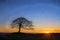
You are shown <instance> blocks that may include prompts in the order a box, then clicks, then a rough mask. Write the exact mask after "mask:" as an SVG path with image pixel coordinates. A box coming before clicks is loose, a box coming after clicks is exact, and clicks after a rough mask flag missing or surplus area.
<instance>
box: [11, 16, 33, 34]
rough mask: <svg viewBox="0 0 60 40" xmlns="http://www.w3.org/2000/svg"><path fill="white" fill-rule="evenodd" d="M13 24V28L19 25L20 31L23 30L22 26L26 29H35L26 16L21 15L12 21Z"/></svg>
mask: <svg viewBox="0 0 60 40" xmlns="http://www.w3.org/2000/svg"><path fill="white" fill-rule="evenodd" d="M11 26H12V28H14V27H18V28H19V30H18V32H19V33H20V31H21V28H24V29H33V28H32V22H31V21H29V20H27V19H26V18H24V17H19V18H17V19H15V20H13V21H12V23H11ZM27 27H28V28H27Z"/></svg>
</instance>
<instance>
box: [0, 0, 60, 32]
mask: <svg viewBox="0 0 60 40" xmlns="http://www.w3.org/2000/svg"><path fill="white" fill-rule="evenodd" d="M21 16H22V17H25V18H27V19H28V20H31V21H32V22H33V24H34V28H35V30H34V31H35V32H37V31H36V30H37V29H38V32H40V31H41V30H60V0H0V28H1V29H0V32H11V30H13V29H12V28H10V25H9V24H10V23H11V22H12V21H13V20H14V19H16V18H18V17H21ZM8 29H9V31H7V30H8ZM5 30H6V31H5ZM16 30H17V29H16ZM16 30H15V29H14V30H13V31H16ZM39 30H40V31H39ZM28 31H29V30H28ZM24 32H25V31H24ZM29 32H31V30H30V31H29ZM32 32H33V31H32Z"/></svg>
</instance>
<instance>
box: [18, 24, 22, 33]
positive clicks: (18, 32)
mask: <svg viewBox="0 0 60 40" xmlns="http://www.w3.org/2000/svg"><path fill="white" fill-rule="evenodd" d="M21 25H22V24H19V31H18V33H20V31H21Z"/></svg>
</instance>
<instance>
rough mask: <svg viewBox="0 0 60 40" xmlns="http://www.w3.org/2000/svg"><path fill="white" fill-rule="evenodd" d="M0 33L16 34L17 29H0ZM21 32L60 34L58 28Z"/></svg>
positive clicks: (22, 30) (24, 30)
mask: <svg viewBox="0 0 60 40" xmlns="http://www.w3.org/2000/svg"><path fill="white" fill-rule="evenodd" d="M0 32H9V33H11V32H18V28H10V27H8V26H7V27H1V28H0ZM21 32H24V33H60V29H58V28H56V29H55V28H35V29H34V30H26V29H21Z"/></svg>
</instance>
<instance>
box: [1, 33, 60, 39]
mask: <svg viewBox="0 0 60 40" xmlns="http://www.w3.org/2000/svg"><path fill="white" fill-rule="evenodd" d="M0 40H60V33H40V34H29V33H0Z"/></svg>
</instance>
